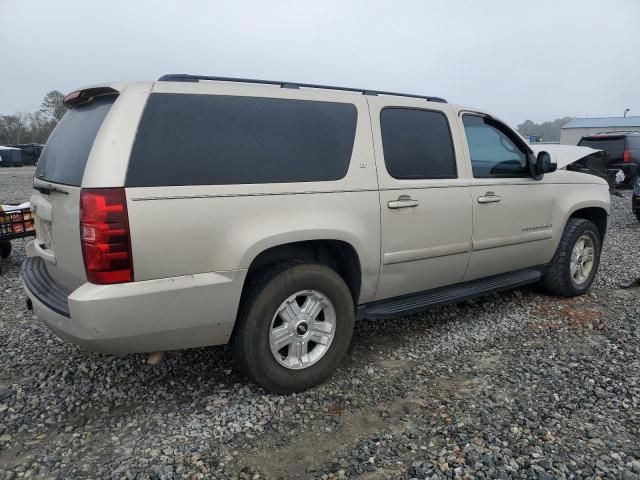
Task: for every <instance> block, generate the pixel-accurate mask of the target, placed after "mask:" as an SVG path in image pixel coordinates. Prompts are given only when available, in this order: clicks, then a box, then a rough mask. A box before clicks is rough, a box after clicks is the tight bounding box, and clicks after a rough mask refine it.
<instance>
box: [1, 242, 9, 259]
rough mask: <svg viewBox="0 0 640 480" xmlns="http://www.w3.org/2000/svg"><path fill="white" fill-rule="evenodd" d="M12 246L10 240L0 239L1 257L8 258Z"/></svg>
mask: <svg viewBox="0 0 640 480" xmlns="http://www.w3.org/2000/svg"><path fill="white" fill-rule="evenodd" d="M11 248H12V247H11V242H10V241H9V240H0V258H7V257H8V256H9V255H11Z"/></svg>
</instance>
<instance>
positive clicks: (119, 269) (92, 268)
mask: <svg viewBox="0 0 640 480" xmlns="http://www.w3.org/2000/svg"><path fill="white" fill-rule="evenodd" d="M80 241H81V243H82V257H83V259H84V268H85V271H86V272H87V280H89V281H90V282H92V283H98V284H105V283H122V282H132V281H133V259H132V257H131V237H130V235H129V216H128V214H127V198H126V196H125V192H124V188H90V189H82V191H81V193H80Z"/></svg>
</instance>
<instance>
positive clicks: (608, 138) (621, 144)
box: [578, 132, 640, 186]
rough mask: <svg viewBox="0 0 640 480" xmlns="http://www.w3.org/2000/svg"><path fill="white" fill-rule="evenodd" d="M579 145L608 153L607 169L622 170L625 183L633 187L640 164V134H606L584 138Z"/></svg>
mask: <svg viewBox="0 0 640 480" xmlns="http://www.w3.org/2000/svg"><path fill="white" fill-rule="evenodd" d="M578 145H579V146H581V147H591V148H595V149H596V150H604V151H605V152H607V155H608V159H607V164H606V167H607V168H608V169H610V170H622V172H623V173H624V177H625V178H624V183H625V184H627V185H629V186H633V185H634V182H635V178H636V176H637V174H638V164H640V132H604V133H598V134H596V135H589V136H586V137H582V138H581V139H580V142H578Z"/></svg>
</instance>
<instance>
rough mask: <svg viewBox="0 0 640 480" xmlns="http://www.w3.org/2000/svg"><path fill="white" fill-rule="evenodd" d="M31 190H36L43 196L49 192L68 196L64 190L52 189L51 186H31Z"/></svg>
mask: <svg viewBox="0 0 640 480" xmlns="http://www.w3.org/2000/svg"><path fill="white" fill-rule="evenodd" d="M33 188H35V189H36V190H38V191H39V192H40V193H44V194H45V195H49V194H50V193H51V192H58V193H64V194H65V195H69V192H67V191H66V190H61V189H59V188H57V187H54V186H53V185H48V186H45V185H35V184H34V185H33Z"/></svg>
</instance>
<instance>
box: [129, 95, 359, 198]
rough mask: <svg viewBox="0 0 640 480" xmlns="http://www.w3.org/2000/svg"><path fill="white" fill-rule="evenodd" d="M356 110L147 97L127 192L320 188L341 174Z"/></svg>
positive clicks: (279, 102)
mask: <svg viewBox="0 0 640 480" xmlns="http://www.w3.org/2000/svg"><path fill="white" fill-rule="evenodd" d="M356 120H357V110H356V108H355V105H353V104H346V103H332V102H314V101H307V100H289V99H276V98H256V97H234V96H222V95H184V94H153V95H151V96H150V97H149V101H148V103H147V107H146V109H145V111H144V114H143V115H142V119H141V121H140V126H139V128H138V134H137V137H136V141H135V143H134V146H133V150H132V152H131V159H130V161H129V171H128V174H127V181H126V184H127V186H130V187H150V186H158V185H167V186H168V185H229V184H255V183H286V182H318V181H330V180H339V179H341V178H343V177H344V176H345V175H346V174H347V170H348V169H349V162H350V160H351V153H352V150H353V142H354V138H355V131H356Z"/></svg>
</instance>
